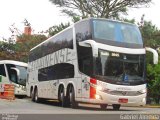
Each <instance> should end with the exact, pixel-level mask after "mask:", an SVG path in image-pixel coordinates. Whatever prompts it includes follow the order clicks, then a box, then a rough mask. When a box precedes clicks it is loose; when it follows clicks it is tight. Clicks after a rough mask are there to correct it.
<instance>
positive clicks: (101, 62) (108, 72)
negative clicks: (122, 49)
mask: <svg viewBox="0 0 160 120" xmlns="http://www.w3.org/2000/svg"><path fill="white" fill-rule="evenodd" d="M144 59H145V56H144V55H134V54H123V53H114V52H108V51H103V50H99V56H98V57H97V58H96V67H95V69H96V71H95V74H96V76H97V77H98V78H99V79H102V80H104V81H106V82H107V81H108V82H111V83H115V84H126V85H132V84H133V85H135V84H143V83H144V77H145V74H144V73H145V72H144V70H145V69H144Z"/></svg>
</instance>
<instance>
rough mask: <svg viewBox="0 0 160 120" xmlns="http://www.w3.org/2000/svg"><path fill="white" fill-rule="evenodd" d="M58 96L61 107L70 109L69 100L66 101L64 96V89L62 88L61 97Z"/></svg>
mask: <svg viewBox="0 0 160 120" xmlns="http://www.w3.org/2000/svg"><path fill="white" fill-rule="evenodd" d="M58 96H59V101H60V103H61V106H62V107H68V106H69V105H68V104H69V103H68V101H67V99H66V97H65V95H64V87H60V90H59V95H58Z"/></svg>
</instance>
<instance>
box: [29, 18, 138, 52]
mask: <svg viewBox="0 0 160 120" xmlns="http://www.w3.org/2000/svg"><path fill="white" fill-rule="evenodd" d="M89 20H107V21H112V22H119V23H125V24H130V25H135V24H132V23H128V22H123V21H118V20H112V19H106V18H93V17H90V18H86V19H82V20H80V21H78V22H76V23H74V24H73V25H71V26H69V27H67V28H66V29H64V30H62V31H61V32H59V33H57V34H55V35H54V36H52V37H50V38H48V39H46V40H45V41H43V42H41V43H40V44H38V45H36V46H35V47H33V48H32V49H31V50H30V51H32V50H34V49H35V48H37V47H39V46H41V45H42V44H43V43H46V42H47V41H48V40H50V39H52V38H54V37H55V36H57V35H58V34H60V33H62V32H63V31H65V30H67V29H70V28H72V26H74V25H76V24H78V23H81V22H83V21H89Z"/></svg>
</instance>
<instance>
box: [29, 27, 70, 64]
mask: <svg viewBox="0 0 160 120" xmlns="http://www.w3.org/2000/svg"><path fill="white" fill-rule="evenodd" d="M64 48H69V49H73V31H72V28H70V29H68V30H66V31H63V32H62V33H60V34H58V35H55V36H54V37H52V38H50V39H49V40H47V42H45V43H43V44H42V45H40V46H39V47H37V48H35V49H34V50H32V51H31V52H30V55H29V62H32V61H34V60H36V59H39V58H41V57H44V56H46V55H48V54H51V53H53V52H56V51H58V50H61V49H64Z"/></svg>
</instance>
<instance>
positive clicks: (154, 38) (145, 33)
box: [140, 21, 160, 49]
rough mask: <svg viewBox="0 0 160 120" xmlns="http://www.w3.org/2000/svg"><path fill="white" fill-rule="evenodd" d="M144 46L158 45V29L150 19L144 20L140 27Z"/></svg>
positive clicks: (155, 46) (159, 33)
mask: <svg viewBox="0 0 160 120" xmlns="http://www.w3.org/2000/svg"><path fill="white" fill-rule="evenodd" d="M140 30H141V34H142V37H143V40H144V44H145V46H148V47H152V48H155V49H156V48H157V47H159V45H160V30H159V29H158V28H157V27H156V26H155V25H153V24H152V22H151V21H144V23H143V26H141V27H140Z"/></svg>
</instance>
